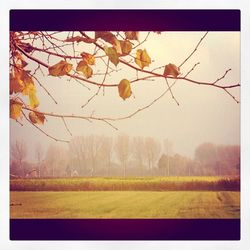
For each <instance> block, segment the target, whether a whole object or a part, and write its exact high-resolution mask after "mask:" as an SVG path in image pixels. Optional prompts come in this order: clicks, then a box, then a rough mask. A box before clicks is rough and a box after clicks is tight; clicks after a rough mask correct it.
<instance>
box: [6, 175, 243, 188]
mask: <svg viewBox="0 0 250 250" xmlns="http://www.w3.org/2000/svg"><path fill="white" fill-rule="evenodd" d="M10 190H11V191H177V190H182V191H186V190H197V191H200V190H203V191H205V190H206V191H239V190H240V179H239V177H221V176H220V177H215V176H190V177H188V176H187V177H185V176H181V177H178V176H170V177H126V178H123V177H121V178H119V177H114V178H111V177H99V178H98V177H93V178H92V177H79V178H48V179H12V180H11V181H10Z"/></svg>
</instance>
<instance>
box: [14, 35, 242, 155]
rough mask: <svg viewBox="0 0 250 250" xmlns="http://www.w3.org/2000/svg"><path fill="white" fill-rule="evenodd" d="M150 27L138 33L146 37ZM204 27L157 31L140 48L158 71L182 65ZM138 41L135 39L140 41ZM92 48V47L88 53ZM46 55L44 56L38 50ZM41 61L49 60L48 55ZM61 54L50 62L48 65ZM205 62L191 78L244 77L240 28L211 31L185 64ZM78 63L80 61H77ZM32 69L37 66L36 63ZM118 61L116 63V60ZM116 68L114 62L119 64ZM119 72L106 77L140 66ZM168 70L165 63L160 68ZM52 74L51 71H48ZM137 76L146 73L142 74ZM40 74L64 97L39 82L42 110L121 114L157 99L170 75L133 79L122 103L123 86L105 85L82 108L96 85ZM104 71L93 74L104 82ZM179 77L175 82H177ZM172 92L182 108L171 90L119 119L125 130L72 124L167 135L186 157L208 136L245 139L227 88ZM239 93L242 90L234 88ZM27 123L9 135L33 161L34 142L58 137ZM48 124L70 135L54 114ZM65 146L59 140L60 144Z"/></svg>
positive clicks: (184, 85)
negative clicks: (25, 147) (25, 148)
mask: <svg viewBox="0 0 250 250" xmlns="http://www.w3.org/2000/svg"><path fill="white" fill-rule="evenodd" d="M145 34H146V33H143V32H142V33H141V34H140V39H141V40H143V38H144V37H145ZM203 34H204V32H164V33H162V34H161V35H157V34H156V33H151V34H150V36H149V38H148V40H147V42H146V43H144V44H143V45H142V46H141V47H139V48H142V49H143V48H146V49H147V52H148V54H149V55H150V57H151V59H152V60H153V63H152V64H151V65H150V66H149V67H146V68H145V69H148V70H152V69H153V68H156V67H158V66H162V65H166V64H168V63H174V64H176V65H179V64H180V63H181V62H182V61H183V60H184V59H185V58H186V57H187V56H188V55H189V54H190V53H191V51H192V50H193V49H194V47H195V46H196V44H197V42H198V41H199V40H200V38H201V37H202V35H203ZM135 44H136V42H135ZM77 51H79V52H82V51H88V48H86V44H84V43H80V44H79V45H78V46H77ZM90 52H91V51H90ZM37 56H39V57H41V54H37ZM41 59H42V60H43V61H45V62H47V59H46V57H41ZM58 61H59V60H58V59H57V60H53V58H52V60H51V61H50V65H53V64H54V63H57V62H58ZM197 62H200V65H199V66H197V68H196V69H195V70H194V71H193V72H192V73H191V74H190V76H189V78H191V79H195V80H200V81H206V82H210V81H211V82H212V81H215V80H216V79H217V78H219V77H221V76H222V75H223V74H224V73H225V71H226V70H227V69H229V68H231V69H232V71H230V72H229V74H228V75H227V76H226V77H225V78H224V79H223V80H222V81H220V83H221V84H236V83H239V82H240V33H239V32H210V33H208V35H207V36H206V38H205V39H204V41H203V42H202V44H201V46H200V47H199V49H198V50H197V51H196V53H195V54H194V55H193V56H192V57H191V59H190V60H189V61H188V62H187V63H186V64H185V65H184V66H183V67H182V68H181V72H182V73H183V74H185V73H186V72H187V71H189V70H190V69H191V68H192V67H193V65H194V64H195V63H197ZM73 63H75V62H74V61H73ZM102 65H103V64H101V63H100V64H99V63H97V65H96V66H94V72H97V70H100V71H104V70H105V67H104V66H102ZM28 67H30V68H34V67H35V64H33V63H30V64H29V65H28ZM112 67H114V66H112ZM114 68H115V67H114ZM117 68H118V69H121V70H120V71H118V72H113V73H112V74H111V76H110V77H107V79H106V82H107V83H119V81H120V80H121V79H123V78H127V79H129V80H132V79H135V77H136V72H135V70H131V69H130V68H128V67H124V66H123V65H121V64H118V66H117ZM162 70H163V69H162ZM44 72H46V74H47V70H46V69H44ZM139 76H142V74H140V73H139ZM37 77H38V78H39V79H40V81H41V82H42V83H43V84H44V86H46V88H47V89H48V90H49V91H50V92H51V94H52V95H53V96H54V97H55V99H56V100H57V101H58V105H55V104H54V102H53V101H52V100H51V99H50V98H49V97H48V95H47V94H46V93H45V92H44V91H43V90H42V89H41V88H39V86H37V93H38V98H39V100H40V106H39V110H41V111H48V112H55V113H56V112H57V113H64V114H72V113H74V114H79V115H90V114H91V113H92V112H94V115H95V116H103V117H107V116H108V117H120V116H125V115H128V114H130V113H132V112H133V111H136V110H137V109H138V108H141V107H143V106H145V105H147V104H149V103H150V102H151V101H153V100H154V99H155V98H157V97H158V96H159V95H160V94H161V93H162V92H163V91H164V90H165V89H166V82H165V80H164V79H156V80H155V81H140V82H136V83H134V84H132V86H131V87H132V91H133V96H131V97H130V98H129V99H127V100H126V101H123V100H122V99H121V98H120V97H119V94H118V90H117V88H109V89H108V88H106V89H105V95H104V96H103V92H102V91H101V92H100V94H99V96H98V97H97V98H95V99H94V101H93V102H91V104H89V105H88V106H87V107H85V108H84V109H81V105H82V104H84V103H85V102H86V100H87V99H88V98H89V97H90V96H91V95H92V94H93V92H94V91H96V88H95V87H93V86H91V85H90V86H89V85H86V86H88V87H90V90H88V89H87V88H84V87H83V86H81V85H80V84H79V83H77V82H75V81H70V82H69V81H67V78H65V77H62V78H57V77H52V76H45V77H44V76H42V74H40V73H38V75H37ZM102 77H103V76H96V77H95V78H93V80H95V79H97V80H99V81H101V80H102ZM171 82H173V80H172V81H171V80H169V83H170V84H171ZM172 91H173V93H174V96H175V97H176V99H177V100H178V101H179V103H180V106H177V105H176V103H175V102H174V100H173V99H172V97H171V95H170V93H167V94H166V95H165V96H164V97H163V98H161V99H160V100H159V101H158V102H156V103H155V104H154V105H153V106H151V107H150V108H148V109H146V110H144V111H143V112H141V113H139V114H137V115H136V116H134V117H132V118H130V119H127V120H123V121H117V122H114V123H113V125H115V126H116V127H117V128H118V129H119V130H118V131H115V130H114V129H112V128H111V127H110V126H108V125H107V124H105V123H102V122H92V123H90V122H88V121H85V120H73V119H68V120H67V124H68V127H69V128H70V130H71V132H72V133H73V135H87V134H105V135H110V136H115V135H118V134H119V133H126V134H129V135H131V136H138V135H139V136H150V137H155V138H158V139H159V140H162V139H165V138H168V139H169V140H171V141H172V142H173V146H174V151H175V152H178V153H180V154H183V155H186V156H191V157H192V156H193V153H194V150H195V148H196V147H197V146H198V145H199V144H201V143H203V142H213V143H216V144H239V143H240V104H237V103H236V102H235V101H234V100H233V99H232V98H231V97H230V96H229V95H227V94H226V93H225V91H223V90H221V89H217V88H213V87H207V86H200V85H195V84H193V83H190V82H187V81H181V80H180V81H178V82H177V83H176V85H175V86H174V87H173V89H172ZM232 93H233V94H234V95H235V96H236V97H237V98H238V99H239V89H235V90H232ZM23 123H24V124H25V126H23V127H21V126H20V125H19V124H17V123H16V122H15V121H11V123H10V133H11V141H12V142H13V141H15V140H16V139H20V138H23V139H24V140H25V141H26V142H27V144H28V145H29V148H30V151H29V159H31V160H32V159H33V155H34V148H35V146H36V144H37V143H38V142H40V143H41V144H42V145H43V147H44V148H46V147H47V146H48V145H49V144H51V143H54V141H53V140H51V139H49V138H48V137H46V136H45V135H44V134H42V133H41V132H40V131H38V130H37V129H35V128H34V127H33V126H32V125H30V124H27V123H26V122H25V121H23ZM42 128H43V129H44V130H45V131H47V132H48V133H49V134H51V135H53V136H55V137H58V138H60V139H70V136H69V134H68V133H67V131H66V129H65V127H64V125H63V122H62V120H60V119H55V118H48V121H47V122H46V124H45V125H43V126H42ZM57 143H58V144H62V143H61V142H57Z"/></svg>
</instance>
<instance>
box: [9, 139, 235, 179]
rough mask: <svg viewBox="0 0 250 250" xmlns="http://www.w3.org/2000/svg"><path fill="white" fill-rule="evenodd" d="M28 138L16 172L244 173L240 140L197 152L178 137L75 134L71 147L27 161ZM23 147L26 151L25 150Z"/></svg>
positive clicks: (17, 151) (20, 147) (18, 149)
mask: <svg viewBox="0 0 250 250" xmlns="http://www.w3.org/2000/svg"><path fill="white" fill-rule="evenodd" d="M25 147H26V146H25V144H24V143H22V144H20V143H18V142H16V144H15V145H12V150H11V166H10V172H11V177H12V178H18V177H21V178H23V177H26V178H33V177H39V178H47V177H77V176H83V177H84V176H85V177H88V176H91V177H97V176H214V175H215V176H224V175H239V173H240V146H238V145H215V144H212V143H204V144H201V145H200V146H198V147H197V148H196V150H195V155H194V158H193V159H191V158H189V157H186V156H183V155H180V154H178V153H175V152H174V150H173V143H172V142H170V141H169V140H163V143H161V142H160V141H158V140H156V139H155V138H151V137H129V136H128V135H120V136H117V137H116V138H113V137H107V136H97V135H89V136H78V137H74V138H73V139H72V140H71V141H70V143H69V146H68V148H65V147H62V146H60V145H58V144H53V145H51V146H50V147H49V148H48V149H47V151H46V152H44V151H43V149H42V148H41V146H40V147H37V148H36V155H37V163H36V164H30V163H28V162H27V161H25V157H26V156H25ZM22 152H23V153H22Z"/></svg>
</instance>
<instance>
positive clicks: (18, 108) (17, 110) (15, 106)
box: [10, 100, 22, 120]
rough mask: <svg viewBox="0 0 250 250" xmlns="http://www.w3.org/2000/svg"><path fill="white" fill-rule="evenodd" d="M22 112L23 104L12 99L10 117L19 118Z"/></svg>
mask: <svg viewBox="0 0 250 250" xmlns="http://www.w3.org/2000/svg"><path fill="white" fill-rule="evenodd" d="M21 114H22V104H21V103H19V102H17V101H15V100H10V118H12V119H15V120H16V119H18V118H19V117H20V116H21Z"/></svg>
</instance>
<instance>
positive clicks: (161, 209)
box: [10, 191, 240, 218]
mask: <svg viewBox="0 0 250 250" xmlns="http://www.w3.org/2000/svg"><path fill="white" fill-rule="evenodd" d="M10 203H11V204H10V213H11V218H239V217H240V193H239V192H231V191H223V192H214V191H167V192H151V191H147V192H145V191H144V192H143V191H122V192H120V191H116V192H112V191H94V192H93V191H91V192H89V191H85V192H82V191H76V192H69V191H68V192H59V191H58V192H44V191H40V192H20V191H19V192H13V191H12V192H11V193H10Z"/></svg>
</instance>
